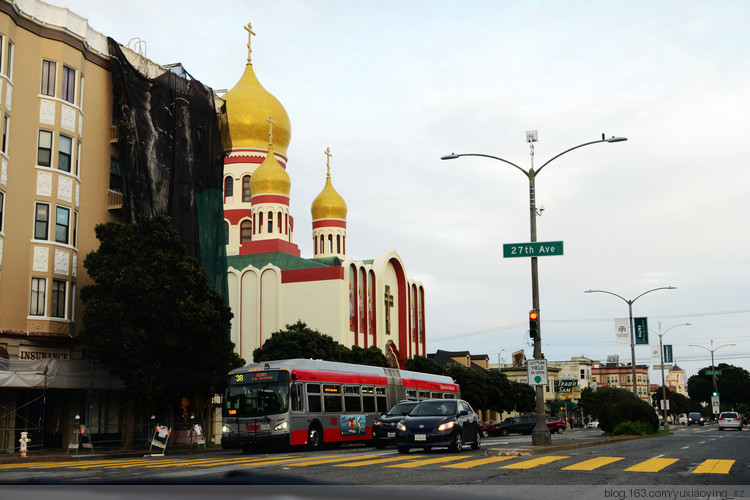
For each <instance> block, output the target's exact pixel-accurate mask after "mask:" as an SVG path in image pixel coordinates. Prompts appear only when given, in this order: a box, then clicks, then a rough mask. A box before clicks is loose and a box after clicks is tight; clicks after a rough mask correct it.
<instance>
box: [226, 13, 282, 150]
mask: <svg viewBox="0 0 750 500" xmlns="http://www.w3.org/2000/svg"><path fill="white" fill-rule="evenodd" d="M245 29H246V30H247V31H248V32H249V35H248V38H251V37H252V35H254V34H255V33H254V32H253V31H252V26H251V25H250V24H248V25H247V26H245ZM247 48H248V55H247V66H245V72H244V73H243V74H242V77H241V78H240V80H239V82H237V84H236V85H235V86H234V87H233V88H232V89H231V90H229V91H228V92H227V93H226V94H224V97H223V99H224V101H225V102H226V110H227V123H228V126H229V135H230V138H231V141H232V147H234V148H257V149H266V146H267V144H268V128H267V125H266V124H265V121H266V118H267V117H268V116H269V115H271V116H273V117H274V120H275V121H276V129H275V130H274V132H275V140H274V147H275V148H276V151H277V152H279V153H280V154H282V155H284V156H286V150H287V148H288V147H289V141H290V139H291V136H292V126H291V123H290V122H289V115H287V113H286V110H285V109H284V106H282V105H281V103H280V102H279V100H278V99H276V98H275V97H274V96H273V95H271V93H270V92H268V91H267V90H266V89H264V88H263V86H262V85H261V84H260V82H259V81H258V78H257V77H256V76H255V71H253V65H252V62H251V61H250V54H251V52H252V49H250V42H249V41H248V44H247Z"/></svg>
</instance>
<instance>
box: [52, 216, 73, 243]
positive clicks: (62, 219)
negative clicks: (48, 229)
mask: <svg viewBox="0 0 750 500" xmlns="http://www.w3.org/2000/svg"><path fill="white" fill-rule="evenodd" d="M69 229H70V209H68V208H65V207H57V215H56V217H55V241H56V242H58V243H66V244H67V243H68V241H69V240H68V235H69V234H70V233H69Z"/></svg>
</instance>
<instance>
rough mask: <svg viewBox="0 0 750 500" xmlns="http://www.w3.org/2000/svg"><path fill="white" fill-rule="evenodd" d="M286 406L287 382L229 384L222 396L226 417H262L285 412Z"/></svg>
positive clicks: (287, 396) (287, 405)
mask: <svg viewBox="0 0 750 500" xmlns="http://www.w3.org/2000/svg"><path fill="white" fill-rule="evenodd" d="M288 408H289V382H262V383H251V384H246V385H230V386H229V387H228V388H227V391H226V395H225V398H224V415H225V416H228V417H262V416H264V415H274V414H278V413H286V411H287V410H288Z"/></svg>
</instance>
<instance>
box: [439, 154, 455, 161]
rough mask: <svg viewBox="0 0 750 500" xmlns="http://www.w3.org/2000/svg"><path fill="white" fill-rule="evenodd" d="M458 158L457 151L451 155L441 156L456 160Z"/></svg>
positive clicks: (442, 158) (443, 158)
mask: <svg viewBox="0 0 750 500" xmlns="http://www.w3.org/2000/svg"><path fill="white" fill-rule="evenodd" d="M456 158H458V155H457V154H456V153H451V154H449V155H445V156H441V157H440V159H441V160H455V159H456Z"/></svg>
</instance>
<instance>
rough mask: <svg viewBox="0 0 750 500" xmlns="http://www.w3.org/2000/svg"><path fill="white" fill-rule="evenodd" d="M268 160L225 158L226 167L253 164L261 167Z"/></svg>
mask: <svg viewBox="0 0 750 500" xmlns="http://www.w3.org/2000/svg"><path fill="white" fill-rule="evenodd" d="M265 159H266V158H265V157H264V156H230V157H227V158H224V165H236V164H238V163H253V164H255V165H260V164H261V163H263V160H265Z"/></svg>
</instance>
